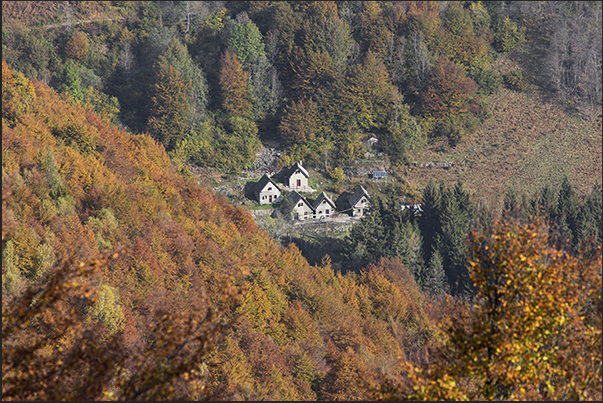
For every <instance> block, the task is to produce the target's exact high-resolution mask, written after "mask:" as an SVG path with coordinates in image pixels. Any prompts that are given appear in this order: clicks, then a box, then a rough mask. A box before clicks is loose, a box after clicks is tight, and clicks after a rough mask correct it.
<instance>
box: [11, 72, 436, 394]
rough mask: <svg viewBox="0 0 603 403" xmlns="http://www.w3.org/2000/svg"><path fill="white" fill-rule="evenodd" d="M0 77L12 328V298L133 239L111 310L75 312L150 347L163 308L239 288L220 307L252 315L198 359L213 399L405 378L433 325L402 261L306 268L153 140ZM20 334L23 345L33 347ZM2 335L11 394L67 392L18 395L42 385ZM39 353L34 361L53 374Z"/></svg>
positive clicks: (111, 277) (116, 275)
mask: <svg viewBox="0 0 603 403" xmlns="http://www.w3.org/2000/svg"><path fill="white" fill-rule="evenodd" d="M2 78H3V120H2V122H3V127H2V150H3V158H2V167H3V226H2V228H3V275H2V278H3V283H2V284H3V298H2V301H3V327H4V325H5V324H6V325H8V324H9V323H11V322H6V323H5V320H9V319H8V317H7V316H5V315H9V314H8V312H10V311H9V309H10V307H11V304H14V303H16V301H19V298H20V297H21V296H22V295H26V294H23V292H24V290H26V289H27V288H28V287H36V286H37V285H39V286H43V285H44V284H45V282H46V281H49V278H53V277H52V276H56V275H58V273H61V271H56V270H57V269H58V268H59V267H60V266H61V265H62V262H69V261H70V259H73V261H75V262H78V261H89V260H93V259H96V258H97V257H99V256H101V253H103V252H107V251H112V250H119V248H118V247H119V246H122V247H123V248H124V250H123V252H121V254H120V255H119V258H118V259H115V260H111V261H109V263H106V264H104V265H103V266H101V277H100V278H99V279H97V280H95V284H98V286H99V287H100V286H101V285H102V287H101V289H102V290H103V291H102V292H103V294H101V295H104V297H103V298H109V299H110V301H111V302H110V303H109V304H107V305H103V306H99V307H97V308H94V309H93V308H91V306H87V305H86V304H85V303H84V305H83V306H81V305H80V306H79V308H78V309H81V310H83V311H82V312H84V313H85V312H87V314H86V315H85V316H86V317H87V319H86V320H87V321H90V320H93V321H97V323H99V324H100V325H101V327H102V328H104V329H105V330H104V332H105V334H115V333H114V332H119V333H118V334H120V335H123V337H124V338H125V343H126V344H125V345H126V346H129V347H127V348H128V349H135V347H134V346H138V345H142V346H143V347H144V345H145V344H146V343H148V342H149V337H151V333H150V331H151V329H150V328H149V325H151V324H153V323H154V321H155V320H156V319H153V318H154V315H155V314H156V313H157V312H166V313H167V314H170V315H177V314H178V313H179V312H180V313H185V314H186V313H187V312H191V313H192V312H197V311H198V309H199V307H200V306H203V305H204V302H203V301H204V298H205V297H204V295H205V293H207V296H208V297H209V299H210V301H213V303H214V304H215V303H218V301H219V300H220V299H221V298H222V297H224V295H223V293H224V292H225V291H224V288H223V286H222V285H221V284H222V283H221V280H220V279H224V280H228V279H230V280H228V281H230V282H231V283H232V286H234V287H236V288H237V289H240V290H241V292H242V294H241V298H242V299H240V300H238V303H237V304H235V305H234V306H232V307H228V306H229V305H225V306H224V307H222V308H220V309H221V310H222V315H227V316H230V315H234V314H235V313H240V314H242V315H243V316H242V317H241V319H240V320H239V321H238V322H237V324H236V326H234V327H233V328H232V329H231V330H230V331H229V332H228V333H227V334H226V339H225V341H223V343H224V344H222V345H221V348H220V349H218V350H215V351H212V352H211V354H209V355H207V356H206V357H201V356H200V357H198V359H195V362H197V363H198V364H200V363H202V362H206V363H209V362H211V363H212V368H215V369H213V370H212V371H211V372H210V373H209V378H208V379H207V388H208V389H207V390H206V393H209V395H213V394H217V393H222V394H221V395H220V396H223V397H226V398H228V397H238V398H244V399H256V398H257V399H276V400H280V399H285V400H291V399H293V400H297V399H310V400H314V399H320V398H326V399H331V398H336V397H339V398H352V397H354V396H359V393H361V391H360V390H358V389H355V388H347V386H346V387H345V388H344V387H343V385H340V386H337V382H335V381H333V379H338V378H345V377H348V376H350V374H351V373H349V372H348V371H355V370H360V371H364V372H366V374H367V376H371V377H375V376H377V374H378V372H379V371H381V370H382V369H383V368H384V365H385V367H386V368H388V371H389V370H392V371H395V368H396V366H397V364H396V361H395V357H396V356H397V355H398V354H399V353H400V351H401V350H400V348H401V346H402V345H407V347H406V348H408V349H409V350H407V351H408V353H410V352H411V351H413V350H414V349H416V348H418V346H420V345H421V344H423V343H425V342H426V341H427V340H428V339H429V338H430V337H431V336H430V335H431V334H432V333H433V332H434V328H433V324H432V322H431V319H430V318H429V315H428V314H427V311H426V309H428V305H427V303H426V301H425V299H424V297H423V296H422V295H421V293H420V292H419V290H418V288H417V286H416V284H414V281H413V280H412V276H410V275H409V273H408V271H407V270H406V268H404V267H403V266H401V265H400V264H399V263H396V262H395V261H383V262H382V263H381V264H380V265H378V266H373V267H371V268H368V269H367V270H366V272H364V273H363V274H361V275H346V276H342V275H340V274H337V273H334V272H333V271H332V270H331V268H330V265H329V262H328V261H324V262H323V264H321V265H318V266H311V265H309V264H308V263H307V262H306V261H305V259H304V258H303V257H302V256H301V254H300V252H299V251H298V250H297V248H296V247H295V246H290V247H287V248H283V247H280V246H279V245H277V244H276V243H275V242H274V241H273V240H272V239H271V238H270V237H269V236H268V235H267V233H265V232H264V231H263V230H261V229H259V228H258V227H256V226H255V224H254V223H253V219H252V218H251V217H250V215H249V214H248V213H247V212H246V211H244V210H241V209H238V208H235V207H233V206H232V205H229V204H228V203H227V202H226V200H225V199H223V198H219V197H216V196H215V195H214V194H213V193H212V192H211V190H209V189H207V188H203V187H199V186H198V185H197V184H196V183H195V180H194V179H193V178H192V177H190V176H188V177H187V176H183V175H182V174H180V173H178V172H177V171H176V169H175V168H174V166H173V165H172V164H171V162H170V161H169V158H168V157H167V154H166V153H165V151H164V150H163V148H162V147H160V146H158V145H157V144H156V143H155V142H154V141H153V140H152V139H150V138H149V137H148V136H144V135H142V136H137V135H132V134H130V133H127V132H125V131H123V130H121V129H117V128H115V127H112V126H110V125H108V123H107V122H106V121H103V120H102V119H101V118H100V117H98V116H97V115H96V114H94V113H93V112H91V111H89V110H85V109H82V108H81V107H79V106H75V105H72V104H71V103H69V102H68V101H65V100H63V99H61V98H60V97H59V96H58V95H57V94H56V93H55V91H53V90H52V89H50V88H48V87H47V86H46V85H45V84H44V83H41V82H34V83H30V82H29V81H28V80H27V79H25V78H24V77H23V76H22V74H20V73H18V72H13V71H11V70H10V69H9V67H8V66H7V65H6V64H5V63H3V73H2ZM47 276H50V277H47ZM65 297H66V296H63V298H65ZM69 297H75V295H70V296H69ZM94 306H95V305H92V307H94ZM75 307H76V308H77V307H78V305H75ZM91 309H92V311H91ZM95 309H96V310H95ZM233 309H234V310H233ZM51 312H53V311H52V310H51ZM58 312H61V311H57V312H55V313H54V315H59V316H60V314H59V313H58ZM90 312H95V314H91V313H90ZM56 320H59V319H58V317H57V319H56ZM122 332H123V333H122ZM18 335H21V334H20V333H18ZM21 337H23V338H22V339H16V340H14V341H13V342H15V341H16V342H17V343H18V344H17V345H19V344H22V345H23V346H25V345H27V343H28V339H27V338H25V336H24V335H21ZM105 337H106V336H105ZM6 342H8V340H5V339H4V336H3V384H4V385H5V386H4V387H3V398H4V396H5V395H6V396H7V398H10V396H15V397H17V396H21V397H22V398H36V397H38V398H43V397H48V398H59V397H61V398H62V397H66V396H67V395H60V393H69V392H66V391H63V389H61V388H59V387H57V389H56V390H55V391H54V392H52V391H49V390H45V389H42V390H38V391H37V392H36V393H37V394H32V395H19V394H14V393H18V392H17V389H12V392H10V391H11V389H8V386H6V385H9V384H10V385H13V388H15V387H17V386H21V387H22V386H23V385H27V384H28V383H31V381H32V378H27V377H25V378H23V374H21V373H19V372H14V371H16V370H17V369H16V368H15V369H13V370H12V371H11V372H6V371H5V370H4V366H5V364H8V361H7V360H9V359H10V357H12V355H11V354H12V353H13V350H11V349H7V350H5V349H4V346H5V343H6ZM46 342H47V343H48V342H49V343H50V344H49V345H48V348H50V349H51V351H52V350H53V349H54V347H55V346H56V344H55V343H59V342H60V344H62V345H63V351H65V353H61V352H59V351H55V352H54V353H52V354H51V357H55V358H54V359H62V360H63V361H65V362H67V361H66V360H67V358H69V354H75V353H74V352H73V351H74V350H73V349H74V348H75V347H76V345H77V343H75V344H72V343H74V342H75V341H69V340H61V339H53V337H50V339H47V340H46ZM34 351H35V350H34ZM151 351H152V350H151ZM15 353H17V352H15ZM127 354H128V353H126V355H127ZM131 354H132V357H137V355H136V353H135V350H132V351H131ZM4 357H6V360H5V359H4ZM35 357H36V356H35V355H33V356H32V359H33V362H32V363H31V365H33V368H35V365H36V363H37V365H38V366H41V365H42V361H41V359H37V358H35ZM52 360H53V359H51V361H52ZM52 362H54V361H52ZM344 362H350V363H349V364H345V365H344V364H343V363H344ZM352 362H353V364H351V363H352ZM46 365H50V363H47V364H46ZM59 365H60V364H59ZM66 365H67V364H66ZM126 365H128V363H126ZM132 365H133V364H132ZM348 365H352V366H351V367H349V366H348ZM300 366H301V367H300ZM8 368H9V367H7V370H8ZM40 368H41V367H39V368H38V369H40ZM67 368H68V367H65V371H67ZM129 370H130V371H134V368H133V367H130V369H129ZM131 373H132V372H130V374H131ZM134 374H136V372H134ZM9 375H12V377H9ZM139 375H140V374H139V373H138V376H139ZM39 376H42V375H39ZM73 376H76V375H73ZM28 379H29V380H28ZM75 379H77V376H76V378H75ZM17 380H19V381H17ZM277 384H278V385H279V386H278V388H277V387H275V386H274V385H277ZM143 385H144V382H143V381H141V385H139V386H140V387H143ZM210 385H213V386H210ZM67 390H68V389H67ZM76 392H77V390H74V391H73V392H72V393H76ZM126 392H127V391H116V392H115V393H126ZM11 393H13V394H11ZM53 393H57V394H58V395H57V394H53ZM128 393H130V392H128ZM149 393H150V392H149ZM174 393H176V392H174ZM124 396H130V395H127V394H125V395H124ZM149 396H151V395H149ZM172 396H179V395H172ZM89 397H90V396H89ZM96 397H97V398H98V397H100V396H96Z"/></svg>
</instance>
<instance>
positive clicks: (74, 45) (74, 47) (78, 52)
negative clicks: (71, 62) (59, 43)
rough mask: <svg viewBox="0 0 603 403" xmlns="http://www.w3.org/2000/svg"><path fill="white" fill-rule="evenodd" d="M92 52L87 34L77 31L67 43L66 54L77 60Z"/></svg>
mask: <svg viewBox="0 0 603 403" xmlns="http://www.w3.org/2000/svg"><path fill="white" fill-rule="evenodd" d="M88 53H90V43H89V42H88V38H87V37H86V34H84V33H83V32H81V31H76V32H75V33H74V34H73V35H72V36H71V38H69V40H68V41H67V43H66V44H65V54H66V55H67V57H69V58H71V59H75V60H78V61H79V60H82V59H83V58H84V57H86V56H88Z"/></svg>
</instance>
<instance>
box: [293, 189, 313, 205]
mask: <svg viewBox="0 0 603 403" xmlns="http://www.w3.org/2000/svg"><path fill="white" fill-rule="evenodd" d="M288 199H289V200H291V205H292V206H293V207H295V206H297V203H299V201H300V200H302V201H303V202H304V203H306V205H308V207H310V208H311V209H312V210H314V207H312V204H310V202H309V201H308V200H306V198H305V197H304V196H302V195H300V194H299V193H297V192H296V191H295V190H294V191H293V192H291V194H290V195H289V197H288Z"/></svg>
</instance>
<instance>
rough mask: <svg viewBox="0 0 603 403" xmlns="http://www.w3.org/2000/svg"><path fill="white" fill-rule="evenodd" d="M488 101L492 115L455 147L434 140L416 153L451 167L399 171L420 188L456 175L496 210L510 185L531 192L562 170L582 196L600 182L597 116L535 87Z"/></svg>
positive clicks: (556, 177) (450, 180)
mask: <svg viewBox="0 0 603 403" xmlns="http://www.w3.org/2000/svg"><path fill="white" fill-rule="evenodd" d="M489 105H490V109H491V113H492V114H491V117H490V118H489V119H487V120H486V121H485V122H484V124H483V126H482V127H481V128H480V129H479V130H477V131H476V132H475V133H473V134H472V136H471V137H470V138H468V139H466V140H465V141H464V142H462V143H461V144H459V145H458V146H457V147H456V148H454V149H449V150H447V151H444V152H442V151H438V149H440V150H441V148H442V147H441V145H440V144H434V145H432V146H430V147H429V148H427V149H426V150H425V151H424V152H423V153H421V154H420V155H418V156H417V160H418V161H419V163H420V162H427V161H450V162H453V164H454V166H453V167H452V168H450V169H442V168H419V167H413V168H410V167H409V168H405V169H403V170H401V172H400V176H401V177H402V178H405V179H406V180H408V181H409V182H412V183H415V184H416V185H417V186H418V187H419V188H422V187H424V186H425V185H426V184H427V182H428V181H429V179H431V178H433V179H434V180H436V181H437V182H439V181H444V183H446V184H448V185H453V184H454V183H455V182H456V181H457V180H458V179H459V178H460V179H462V180H463V182H464V185H465V188H466V189H467V190H469V191H470V192H471V193H472V194H473V196H474V199H475V200H477V201H480V202H482V203H485V205H486V206H488V207H489V208H490V209H491V210H492V211H493V212H495V213H497V212H499V211H500V208H501V206H502V197H503V195H504V193H505V192H506V191H507V190H508V189H510V188H513V189H515V190H516V191H517V192H519V193H526V194H528V195H531V194H533V193H534V192H536V191H537V190H539V189H540V188H541V187H542V186H544V185H545V184H549V185H553V186H557V185H558V184H559V183H560V182H561V180H562V178H563V175H566V174H567V175H568V177H569V178H570V180H571V181H572V183H573V184H574V186H575V189H576V191H577V193H578V194H579V195H586V194H588V193H590V191H591V189H592V186H593V185H594V184H595V183H601V175H602V169H601V163H602V161H601V147H602V142H601V119H600V117H599V119H598V120H592V121H588V120H585V119H583V118H581V117H578V116H574V115H569V114H568V113H566V112H565V111H564V110H562V108H561V107H559V106H557V105H555V104H554V103H551V102H548V101H546V100H545V99H543V97H542V96H540V95H539V94H538V93H537V92H535V91H533V92H531V93H530V92H528V93H517V92H514V91H511V90H508V89H505V88H502V89H501V90H500V92H499V93H498V94H496V95H493V96H491V97H490V99H489ZM463 161H465V163H464V164H463V163H462V162H463Z"/></svg>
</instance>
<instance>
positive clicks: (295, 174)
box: [285, 161, 311, 191]
mask: <svg viewBox="0 0 603 403" xmlns="http://www.w3.org/2000/svg"><path fill="white" fill-rule="evenodd" d="M309 177H310V174H309V173H308V171H306V169H305V168H304V167H303V166H302V163H301V161H299V162H296V163H295V164H293V166H292V167H291V168H289V170H287V172H285V184H286V185H287V186H288V187H289V188H290V189H291V190H297V191H311V188H310V187H309V186H308V178H309Z"/></svg>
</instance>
